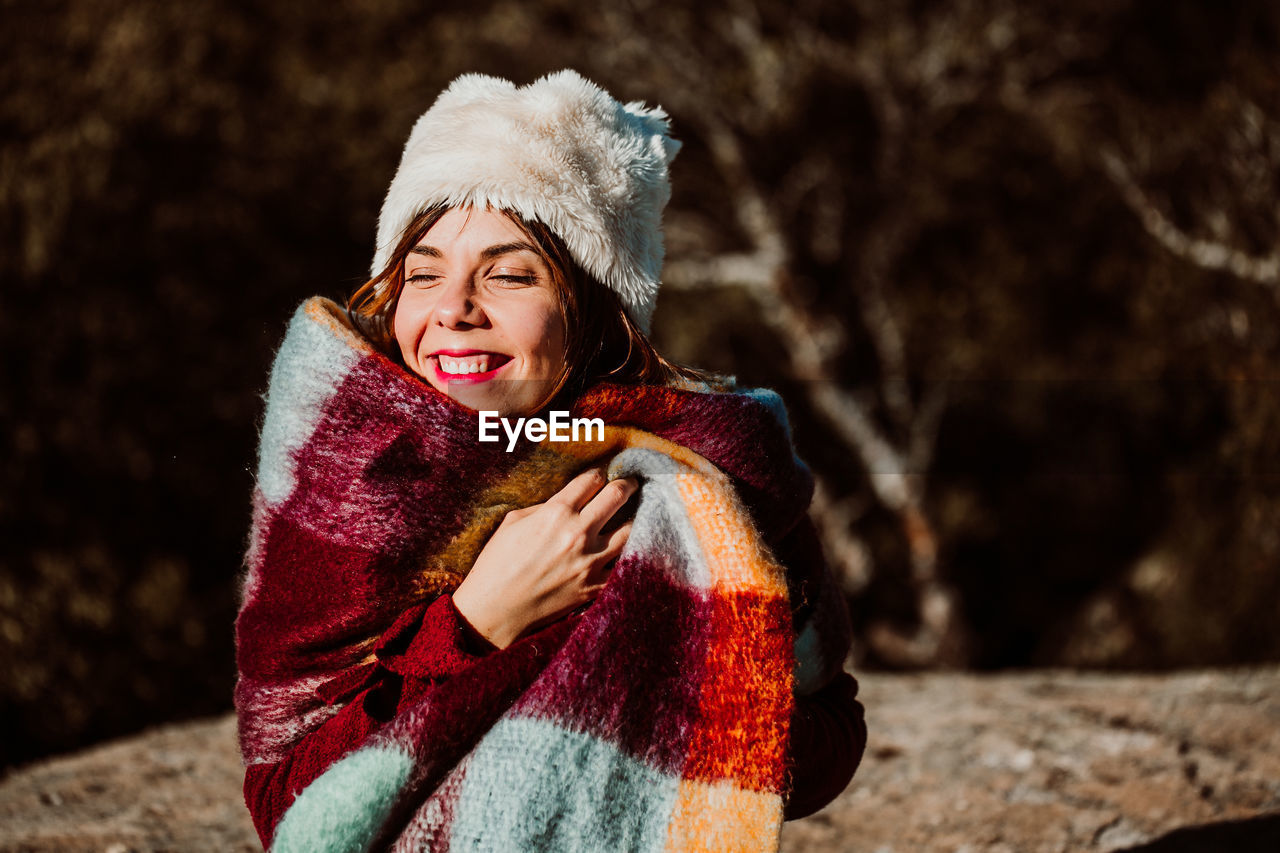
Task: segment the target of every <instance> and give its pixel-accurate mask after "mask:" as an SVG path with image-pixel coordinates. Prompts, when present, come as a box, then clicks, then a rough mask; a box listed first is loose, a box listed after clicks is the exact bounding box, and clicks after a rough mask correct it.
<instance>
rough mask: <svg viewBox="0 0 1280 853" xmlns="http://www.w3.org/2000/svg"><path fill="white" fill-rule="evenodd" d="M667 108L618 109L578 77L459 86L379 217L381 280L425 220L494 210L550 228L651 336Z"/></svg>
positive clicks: (474, 79) (672, 147)
mask: <svg viewBox="0 0 1280 853" xmlns="http://www.w3.org/2000/svg"><path fill="white" fill-rule="evenodd" d="M669 132H670V123H669V120H668V118H667V114H666V113H665V112H663V111H662V109H661V108H647V107H645V106H644V105H643V104H641V103H640V102H633V103H630V104H622V103H620V102H619V101H617V100H615V99H614V98H613V97H612V96H611V95H610V94H609V93H608V92H606V91H604V90H603V89H601V88H600V87H599V86H597V85H595V84H594V83H592V82H591V81H589V80H587V79H585V78H584V77H582V76H581V75H579V74H578V73H577V72H575V71H569V70H566V71H560V72H557V73H555V74H549V75H547V76H545V77H543V78H541V79H539V80H537V81H535V82H533V83H530V84H529V85H527V86H519V87H518V86H516V85H515V84H513V83H511V82H510V81H508V80H503V79H501V78H498V77H490V76H487V75H484V74H464V75H462V76H461V77H459V78H457V79H456V80H454V81H453V82H452V83H451V84H450V85H449V87H448V88H447V89H445V91H444V92H442V93H441V94H440V97H439V98H437V99H436V102H435V103H434V104H432V106H431V108H430V109H428V110H427V111H426V112H425V113H423V114H422V116H421V117H420V118H419V119H418V121H417V123H416V124H414V126H413V131H412V132H411V133H410V134H409V141H408V142H407V143H406V144H405V147H404V154H403V156H402V157H401V160H400V168H399V169H398V170H397V171H396V175H395V178H393V179H392V181H391V187H390V188H389V189H388V190H387V198H386V201H384V202H383V205H382V214H381V216H380V217H379V218H378V240H377V250H376V252H375V254H374V257H373V274H375V275H376V274H377V273H378V272H380V271H381V270H382V268H383V267H384V266H385V265H386V264H387V262H388V261H389V260H390V258H391V252H392V251H393V249H394V247H395V245H396V243H397V242H398V240H399V239H400V236H401V233H402V232H403V231H404V229H405V228H406V227H407V226H408V224H409V223H410V222H411V221H412V220H413V218H414V217H415V216H417V215H418V214H419V213H420V212H422V211H423V210H426V209H427V208H429V207H433V206H435V205H440V204H443V205H446V206H449V207H461V206H471V205H474V206H477V207H485V206H493V207H495V208H503V209H507V210H513V211H515V212H517V213H519V214H520V215H521V216H524V217H525V218H528V219H535V220H538V221H539V222H542V223H543V224H544V225H546V226H547V227H548V228H550V229H551V230H552V231H553V232H554V233H555V234H556V235H557V236H558V237H559V238H560V239H561V240H563V241H564V244H565V247H566V248H567V249H568V250H569V253H570V255H572V256H573V259H574V260H575V261H577V262H578V264H579V265H581V266H582V268H583V269H585V270H586V271H587V272H589V273H591V274H592V275H593V276H594V277H595V278H596V279H598V280H599V281H600V282H602V283H603V284H604V285H606V286H607V287H609V288H611V289H613V290H614V291H615V292H616V293H617V294H618V296H619V297H621V300H622V304H623V305H624V307H625V308H626V310H627V312H628V313H629V314H630V315H631V317H632V319H633V320H635V321H636V323H637V324H638V325H639V326H640V327H641V329H643V330H644V331H645V332H648V330H649V321H650V319H651V318H652V316H653V308H654V303H655V302H656V300H657V296H658V284H659V280H660V275H661V272H662V257H663V242H662V210H663V208H664V207H666V204H667V201H668V200H669V199H670V197H671V183H670V179H669V177H668V171H667V169H668V165H669V164H670V163H671V160H672V158H673V157H675V155H676V152H677V151H678V150H679V149H680V143H679V142H678V141H676V140H674V139H672V138H671V137H670V136H669Z"/></svg>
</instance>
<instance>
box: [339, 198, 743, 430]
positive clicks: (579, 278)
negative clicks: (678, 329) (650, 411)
mask: <svg viewBox="0 0 1280 853" xmlns="http://www.w3.org/2000/svg"><path fill="white" fill-rule="evenodd" d="M448 210H449V208H447V207H445V206H440V205H437V206H435V207H431V208H428V209H426V210H424V211H422V212H421V213H419V214H418V215H417V216H416V217H414V219H413V220H412V221H411V222H410V223H409V225H408V226H406V228H405V229H404V233H403V234H402V235H401V237H400V242H399V243H397V244H396V247H395V251H393V252H392V253H391V259H390V260H389V261H388V262H387V265H386V266H385V267H384V268H383V269H381V270H379V271H378V273H377V275H375V276H374V277H373V278H371V279H369V280H368V281H366V282H365V283H364V284H362V285H360V287H358V288H356V290H355V291H354V292H353V293H352V294H351V296H350V298H349V299H348V300H347V312H348V313H349V314H350V315H351V318H352V320H353V321H354V322H355V324H356V326H357V327H358V328H359V329H360V331H361V332H362V333H363V334H364V335H365V337H366V338H368V339H369V341H370V342H371V343H372V344H373V345H374V346H375V347H376V348H377V349H378V350H379V351H381V352H382V353H383V354H385V355H386V356H387V357H389V358H390V359H392V360H393V361H395V362H396V363H397V364H399V365H400V366H401V367H404V366H405V363H404V359H403V357H402V355H401V353H400V347H399V345H398V344H397V343H396V339H395V335H394V334H393V333H392V328H391V321H392V318H393V317H394V315H395V310H396V302H397V300H399V298H400V292H401V290H403V289H404V259H405V257H407V256H408V254H409V252H410V250H411V249H413V247H414V246H415V245H417V242H418V240H419V239H421V238H422V235H424V234H425V233H426V232H427V231H429V230H431V227H432V226H433V225H435V224H436V222H438V221H439V220H440V217H442V216H444V214H445V213H446V212H448ZM502 213H503V214H504V215H506V216H507V218H509V219H510V220H511V221H512V222H514V223H515V225H516V227H518V228H519V229H520V230H521V231H523V232H524V234H525V236H526V237H528V238H529V241H530V242H531V243H532V244H533V245H534V247H535V248H536V249H537V251H538V254H539V255H540V256H541V258H542V260H543V262H544V263H546V265H547V267H548V269H549V270H550V271H551V280H552V285H553V286H554V287H555V290H556V294H557V297H558V300H557V301H558V302H559V305H560V316H561V319H562V320H563V321H564V328H565V370H564V371H563V372H562V373H561V375H560V378H559V380H558V381H557V383H556V385H555V388H554V389H553V390H552V391H551V393H550V394H548V395H547V398H546V399H545V400H543V401H542V405H540V406H539V407H538V408H539V409H543V408H546V406H548V405H549V404H551V403H552V401H555V400H557V399H559V400H561V401H566V402H567V401H571V400H572V399H574V398H575V397H577V396H578V395H579V394H581V393H582V392H583V391H585V390H586V389H587V388H588V387H590V386H591V385H593V384H595V383H596V382H599V381H608V382H616V383H618V384H623V385H686V384H693V385H708V386H710V387H712V388H723V387H724V386H725V379H724V377H721V376H717V375H716V374H713V373H709V372H706V371H702V370H698V369H696V368H692V367H686V366H684V365H681V364H676V363H675V362H672V361H668V360H667V359H666V358H664V357H663V356H662V355H661V354H660V353H659V352H658V351H657V350H656V349H654V347H653V344H652V343H650V341H649V338H648V337H647V336H646V335H645V334H644V332H642V331H641V330H640V327H639V326H637V325H636V323H635V321H634V320H632V318H631V316H630V315H629V314H628V313H627V312H626V310H625V309H624V308H623V306H622V301H621V300H620V299H619V298H618V295H617V294H616V293H615V292H614V291H613V290H612V289H610V288H608V287H605V286H604V285H603V284H601V283H600V282H599V281H597V280H596V279H595V278H594V277H592V276H591V275H590V274H589V273H587V271H586V270H584V269H582V267H581V266H580V265H579V264H578V263H577V262H576V261H575V260H574V259H573V258H572V257H571V256H570V254H569V251H568V249H566V248H565V245H564V242H563V241H562V240H561V239H560V238H559V237H557V236H556V235H555V234H553V233H552V231H551V229H550V228H548V227H547V226H546V225H544V224H543V223H541V222H538V221H536V220H526V219H525V218H524V217H522V216H521V215H520V214H518V213H516V212H514V211H510V210H503V211H502Z"/></svg>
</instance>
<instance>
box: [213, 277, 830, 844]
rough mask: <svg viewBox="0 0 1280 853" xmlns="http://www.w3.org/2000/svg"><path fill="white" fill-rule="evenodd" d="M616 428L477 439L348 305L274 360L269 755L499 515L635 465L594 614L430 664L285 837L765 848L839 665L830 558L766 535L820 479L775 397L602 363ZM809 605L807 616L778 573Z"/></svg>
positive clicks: (606, 414) (243, 707) (276, 755)
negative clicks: (817, 570) (644, 383)
mask: <svg viewBox="0 0 1280 853" xmlns="http://www.w3.org/2000/svg"><path fill="white" fill-rule="evenodd" d="M573 415H574V416H576V417H599V418H602V419H603V420H604V421H605V422H606V424H607V427H606V430H605V436H604V440H603V441H586V440H580V441H577V442H556V443H551V442H542V443H530V442H527V441H524V440H522V441H521V442H520V444H519V445H518V446H517V447H516V449H515V450H514V451H513V452H506V450H505V448H506V442H505V440H504V441H503V442H499V443H496V444H490V443H480V442H479V441H478V440H477V435H478V417H477V415H476V413H475V412H473V411H470V410H468V409H466V408H465V407H463V406H461V405H459V404H457V403H456V402H455V401H453V400H451V399H449V398H448V397H447V396H446V395H444V394H442V393H440V392H438V391H436V390H435V389H433V388H431V387H429V386H427V385H426V384H425V383H423V382H421V381H420V380H419V379H418V378H417V377H414V376H412V375H410V374H408V373H406V372H405V371H404V370H403V369H402V368H400V367H399V366H397V365H395V364H394V363H393V362H391V361H390V360H388V359H387V358H386V357H385V356H383V355H382V354H380V353H377V352H375V351H374V350H373V349H372V348H371V347H370V346H369V345H368V343H367V342H366V341H365V340H364V339H363V338H361V337H360V335H359V334H358V333H357V332H355V331H354V330H353V328H352V326H351V325H350V322H349V320H348V319H347V316H346V314H345V312H344V311H343V310H342V309H341V308H340V307H339V306H337V305H336V304H335V303H333V302H330V301H329V300H326V299H322V298H313V299H311V300H309V301H307V302H306V303H304V304H303V305H302V306H301V307H300V308H299V309H298V311H297V312H296V314H295V315H294V317H293V319H292V321H291V323H290V326H289V329H288V332H287V334H286V336H285V340H284V342H283V344H282V346H281V348H280V350H279V353H278V355H277V357H276V361H275V365H274V367H273V369H272V374H271V384H270V389H269V391H268V394H267V410H266V416H265V419H264V422H263V427H262V434H261V447H260V451H259V468H258V475H257V484H256V487H255V491H254V507H253V528H252V533H251V538H250V544H249V550H248V553H247V555H246V565H247V575H246V577H245V583H244V588H243V603H242V608H241V612H240V616H239V619H238V621H237V643H238V664H239V669H240V679H239V682H238V684H237V688H236V705H237V710H238V713H239V723H240V740H241V750H242V753H243V757H244V759H245V762H246V763H247V764H255V763H262V762H276V761H279V760H281V759H282V758H283V757H284V756H286V755H287V754H288V752H289V750H290V749H291V748H292V747H293V746H294V745H295V744H297V743H298V742H299V740H300V739H302V738H303V737H305V736H306V735H307V733H309V732H311V731H313V730H315V729H316V727H318V726H319V725H321V724H322V723H323V722H324V721H325V720H326V719H328V718H330V717H331V716H333V715H334V714H335V713H336V712H337V710H338V709H337V708H336V707H335V706H333V705H330V704H326V701H325V699H324V698H322V697H324V696H325V691H324V690H318V689H317V688H320V687H321V686H322V685H332V684H333V683H334V682H335V680H339V681H340V680H341V679H343V678H352V677H353V676H356V677H358V673H359V671H360V669H361V668H362V667H365V668H367V667H368V666H369V664H370V663H371V662H372V661H373V660H374V649H375V648H376V647H377V645H378V643H379V638H380V637H381V636H382V635H383V633H384V632H386V631H387V630H388V628H389V627H390V626H391V625H392V624H393V623H394V622H395V621H396V619H397V617H398V616H400V614H402V613H404V612H405V610H406V609H407V608H409V607H412V606H414V605H416V604H419V603H421V602H424V601H428V600H430V599H431V598H433V597H434V596H437V595H439V594H442V593H446V592H449V591H451V590H453V589H454V588H456V587H457V585H458V584H459V583H460V581H461V580H462V578H463V577H464V576H465V574H466V572H467V570H468V568H469V567H470V566H471V565H472V563H473V562H474V560H475V557H476V555H477V554H478V553H479V551H480V549H481V547H482V546H483V544H484V543H485V541H486V540H487V538H488V537H489V535H490V534H491V533H492V532H493V530H494V529H495V528H496V527H497V525H498V523H499V522H500V521H501V519H502V517H503V516H504V515H505V514H506V513H507V512H509V511H510V510H512V509H515V508H518V507H525V506H529V505H532V504H535V503H540V502H542V501H545V500H546V499H547V498H549V497H550V496H551V495H553V494H554V493H555V492H557V491H558V490H559V489H560V488H561V487H563V485H564V484H565V483H567V482H568V481H569V479H571V478H572V477H573V476H574V475H575V474H577V473H578V472H580V471H582V470H583V469H584V468H586V467H588V466H590V465H593V464H599V463H601V462H605V461H607V462H608V471H609V475H610V476H611V477H619V476H631V477H636V478H638V479H639V480H640V482H641V488H640V500H639V503H638V506H637V509H636V514H635V520H634V525H633V528H632V532H631V535H630V537H629V539H628V542H627V545H626V547H625V549H624V550H623V552H622V554H621V556H620V557H619V559H618V561H617V563H616V565H615V567H614V569H613V570H612V572H611V575H610V578H609V581H608V584H607V586H606V587H605V589H604V591H603V592H602V593H601V595H600V596H599V598H597V599H596V601H595V603H594V604H593V605H592V606H591V607H589V608H588V609H587V610H586V611H585V613H583V614H582V615H580V616H577V617H574V618H571V619H566V620H562V622H561V623H560V624H559V625H558V626H556V627H555V628H553V629H551V630H548V631H544V632H541V633H540V634H539V635H537V636H535V637H534V638H529V639H526V640H522V641H520V642H517V643H515V644H513V645H512V646H510V647H508V648H507V649H504V650H501V651H496V652H492V653H490V654H489V655H487V656H486V657H484V658H482V659H480V660H478V661H477V662H476V663H474V664H473V665H471V666H470V668H468V669H466V670H464V671H463V672H461V673H460V674H458V675H456V676H454V677H452V678H450V679H448V680H445V681H442V682H440V683H438V684H434V685H432V686H431V687H430V688H429V689H428V690H427V692H426V693H425V695H424V696H423V698H422V699H421V700H420V701H419V702H418V703H417V704H416V705H414V706H413V707H411V708H409V709H407V710H404V711H402V712H401V713H400V714H399V715H398V716H396V717H395V718H393V719H392V720H391V721H390V722H389V723H387V724H386V725H385V726H384V727H383V728H382V729H381V730H379V731H377V732H376V733H375V734H373V735H372V736H370V737H368V738H367V739H366V740H364V741H363V742H359V743H353V744H351V748H350V750H349V751H347V752H346V754H345V755H343V756H342V757H341V758H339V759H338V760H336V761H335V762H334V763H332V764H331V765H329V766H328V768H327V769H326V770H324V772H322V773H321V774H320V775H319V776H318V777H317V778H315V780H314V781H312V782H311V783H310V784H309V785H307V786H306V787H305V788H304V789H303V790H302V791H301V792H300V793H299V795H298V796H297V798H296V799H295V800H294V801H293V803H292V805H291V806H290V807H289V808H288V810H287V811H286V812H285V814H284V816H283V818H282V819H281V820H280V821H279V823H278V824H277V826H276V828H275V834H274V838H273V841H272V845H271V849H272V850H280V851H285V850H304V851H321V850H365V849H370V848H371V847H375V846H377V847H383V846H389V847H390V848H391V849H394V850H420V849H433V850H444V849H452V850H504V851H505V850H694V849H696V850H747V849H750V850H772V849H776V847H777V843H778V838H779V833H780V829H781V822H782V805H783V797H784V796H785V794H786V785H787V779H786V773H785V764H784V762H785V759H786V750H787V736H788V724H789V722H788V721H789V717H790V713H791V709H792V707H793V702H794V697H793V691H794V692H796V693H801V694H803V693H807V692H809V691H812V690H815V689H817V688H818V687H819V686H821V685H822V684H823V683H825V682H826V681H828V680H829V679H830V678H831V677H833V676H834V674H835V673H836V672H837V671H838V670H839V668H840V665H841V662H842V661H843V658H844V655H845V652H846V650H847V647H848V642H849V635H848V623H847V615H846V614H845V612H844V609H843V604H842V603H841V602H840V601H839V596H838V593H837V592H836V591H835V588H834V585H833V584H831V583H830V581H829V575H827V574H826V573H825V572H823V573H821V575H820V576H821V577H823V578H826V579H827V580H826V581H825V582H824V583H821V584H819V585H818V586H819V587H820V588H818V589H806V590H804V591H803V592H802V593H798V592H797V591H796V590H795V589H792V590H789V588H788V575H787V571H788V570H787V569H786V568H784V567H783V566H781V565H779V564H778V563H777V562H776V560H775V559H774V556H773V552H772V550H771V549H770V543H771V542H775V541H776V540H777V539H779V538H780V537H782V536H784V535H785V534H786V533H787V532H788V531H789V530H790V529H791V528H792V527H793V526H795V525H796V524H797V522H798V521H799V520H800V519H801V518H802V517H803V514H804V512H805V509H806V507H807V505H808V502H809V499H810V496H811V493H812V480H811V477H810V475H809V472H808V470H807V469H806V468H805V467H804V465H803V464H801V463H800V462H799V461H798V460H797V459H796V458H795V456H794V453H793V450H792V446H791V441H790V435H789V432H788V430H787V427H786V422H785V413H784V412H783V410H782V408H781V404H780V401H779V399H778V398H777V397H776V395H773V394H772V393H771V392H761V391H735V392H699V391H691V390H680V389H674V388H661V387H620V386H611V385H600V386H597V387H595V388H593V389H590V390H589V391H587V392H586V393H585V394H584V395H583V396H582V397H581V398H580V399H579V400H578V401H577V402H576V403H575V405H574V408H573ZM797 594H803V595H804V596H805V597H806V598H807V599H809V600H810V603H811V605H812V606H808V607H806V612H807V613H809V614H811V615H810V618H808V619H806V620H805V621H804V623H803V624H800V625H798V626H797V625H793V619H792V615H793V609H792V605H793V603H792V602H791V601H790V600H789V595H797Z"/></svg>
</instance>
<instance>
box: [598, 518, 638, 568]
mask: <svg viewBox="0 0 1280 853" xmlns="http://www.w3.org/2000/svg"><path fill="white" fill-rule="evenodd" d="M630 535H631V522H630V521H628V522H626V523H625V524H623V525H621V526H620V527H619V528H618V529H617V530H615V531H613V533H611V534H609V540H608V541H607V542H605V545H604V551H602V552H601V554H602V555H603V556H604V558H605V559H606V560H608V561H612V560H613V559H614V558H615V557H617V556H618V555H619V554H621V553H622V546H624V545H626V544H627V537H628V536H630Z"/></svg>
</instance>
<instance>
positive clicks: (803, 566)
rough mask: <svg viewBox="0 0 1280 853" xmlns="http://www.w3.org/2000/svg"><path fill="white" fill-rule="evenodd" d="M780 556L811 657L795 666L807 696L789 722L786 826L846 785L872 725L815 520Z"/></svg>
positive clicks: (793, 535) (803, 647)
mask: <svg viewBox="0 0 1280 853" xmlns="http://www.w3.org/2000/svg"><path fill="white" fill-rule="evenodd" d="M774 552H775V556H777V558H778V559H779V561H780V562H781V563H782V564H783V565H784V566H786V567H787V583H788V590H789V593H790V596H791V606H792V622H793V627H794V628H795V630H796V633H797V635H803V634H805V633H806V632H808V634H809V637H808V639H811V640H812V642H808V641H805V639H804V638H802V642H800V643H799V644H798V647H797V652H798V654H799V655H801V656H807V659H806V660H804V661H801V662H800V665H799V666H798V667H797V685H796V688H797V690H799V691H801V692H799V693H798V694H797V696H796V704H795V710H794V712H793V713H792V716H791V745H790V750H789V752H788V765H787V769H788V774H789V778H790V780H791V790H790V796H789V797H788V800H787V805H786V808H785V811H784V816H785V818H786V819H787V820H795V819H797V818H801V817H805V816H807V815H810V814H813V813H814V812H816V811H817V810H818V809H820V808H822V807H823V806H825V805H827V804H828V803H829V802H831V801H832V800H834V799H835V798H836V797H837V796H838V795H839V794H840V792H841V791H843V790H844V789H845V788H846V787H847V786H848V784H849V782H850V780H851V779H852V778H853V774H854V771H856V770H857V768H858V764H859V762H860V761H861V760H862V753H863V750H864V749H865V747H866V742H867V727H866V722H865V719H864V717H863V709H862V705H861V704H860V703H859V702H858V682H857V681H855V680H854V678H853V676H851V675H849V674H848V673H846V672H844V671H843V666H842V664H843V662H844V659H845V655H846V654H847V653H848V649H849V641H850V627H849V617H848V611H847V609H846V607H845V604H844V601H843V596H842V594H841V593H840V590H839V587H838V585H837V584H836V582H835V580H834V578H833V577H832V576H831V572H830V569H829V568H828V566H827V563H826V560H825V558H824V556H823V553H822V542H821V540H820V539H819V538H818V533H817V530H816V529H815V528H814V525H813V522H812V520H810V519H809V518H808V516H805V517H804V518H802V519H800V521H799V523H798V524H796V526H795V527H794V528H793V529H792V530H791V531H790V532H789V533H788V534H787V535H786V536H784V537H783V538H782V539H781V540H780V541H779V542H778V544H777V546H776V547H775V548H774ZM815 627H816V628H818V629H819V630H816V631H815V630H814V628H815ZM824 640H825V641H824ZM815 688H816V689H815Z"/></svg>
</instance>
